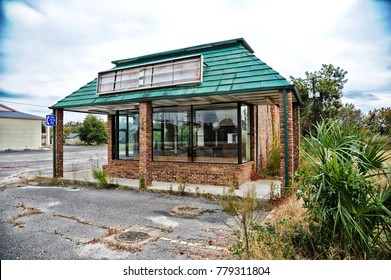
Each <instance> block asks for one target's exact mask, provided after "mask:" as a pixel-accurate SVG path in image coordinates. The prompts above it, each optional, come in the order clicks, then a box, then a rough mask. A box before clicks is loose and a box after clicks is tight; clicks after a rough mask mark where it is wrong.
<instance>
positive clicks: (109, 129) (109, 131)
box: [107, 114, 114, 165]
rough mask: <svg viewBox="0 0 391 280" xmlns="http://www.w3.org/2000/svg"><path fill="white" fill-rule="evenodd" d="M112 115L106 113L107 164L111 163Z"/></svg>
mask: <svg viewBox="0 0 391 280" xmlns="http://www.w3.org/2000/svg"><path fill="white" fill-rule="evenodd" d="M113 118H114V116H113V115H110V114H108V115H107V137H108V138H107V164H108V165H111V164H112V162H113V135H112V133H113V131H114V129H113V127H112V125H113Z"/></svg>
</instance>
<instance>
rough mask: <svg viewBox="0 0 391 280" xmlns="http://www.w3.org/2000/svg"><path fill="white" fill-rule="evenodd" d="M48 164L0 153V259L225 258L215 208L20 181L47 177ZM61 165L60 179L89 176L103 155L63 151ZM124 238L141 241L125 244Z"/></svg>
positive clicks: (227, 236)
mask: <svg viewBox="0 0 391 280" xmlns="http://www.w3.org/2000/svg"><path fill="white" fill-rule="evenodd" d="M51 157H52V154H51V151H21V152H12V153H0V178H1V182H2V187H0V259H3V260H4V259H27V260H30V259H57V260H64V259H66V260H70V259H71V260H78V259H110V260H112V259H113V260H115V259H130V260H132V259H143V260H152V259H164V260H173V259H225V258H232V254H231V253H230V252H228V251H227V248H228V247H229V245H230V244H233V243H234V242H235V238H233V235H232V231H231V230H230V228H228V227H227V225H226V224H227V223H229V222H230V219H229V217H228V216H227V215H226V214H225V213H224V212H223V211H222V208H221V206H220V204H219V203H218V202H217V201H211V200H207V199H203V198H194V197H182V196H174V195H167V194H159V193H150V192H138V191H135V190H114V189H111V190H107V189H99V188H94V187H88V186H44V185H39V184H37V183H34V182H23V181H22V180H21V179H20V177H23V176H36V175H37V174H38V172H42V173H43V174H51V172H52V170H51V168H52V159H51ZM64 157H65V170H67V171H71V170H72V168H78V169H84V168H90V167H91V163H93V162H96V161H98V162H99V163H100V164H102V163H105V162H106V149H105V147H81V148H80V147H65V153H64ZM178 207H179V209H185V210H186V209H188V210H189V209H190V210H197V211H198V212H201V213H198V215H195V216H186V215H185V216H180V215H177V214H175V213H174V212H173V209H174V208H178ZM197 211H194V212H197ZM125 232H130V233H126V234H125ZM121 233H122V235H121ZM124 234H125V235H124ZM124 236H125V237H126V238H133V239H137V238H139V236H144V237H145V238H147V239H146V240H143V241H141V240H138V241H137V240H136V242H133V243H131V242H128V241H129V240H123V238H124ZM121 237H122V239H121ZM133 241H135V240H133Z"/></svg>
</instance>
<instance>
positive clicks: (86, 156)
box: [0, 146, 107, 187]
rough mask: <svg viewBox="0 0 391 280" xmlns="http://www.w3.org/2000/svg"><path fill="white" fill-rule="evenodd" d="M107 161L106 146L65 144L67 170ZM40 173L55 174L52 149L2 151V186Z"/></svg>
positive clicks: (0, 177) (0, 175)
mask: <svg viewBox="0 0 391 280" xmlns="http://www.w3.org/2000/svg"><path fill="white" fill-rule="evenodd" d="M106 163H107V147H105V146H64V171H65V172H67V171H72V170H84V169H91V167H92V164H99V165H102V164H106ZM38 174H42V175H52V174H53V151H52V150H39V151H14V152H0V187H1V186H2V185H6V184H9V183H16V182H19V181H20V180H21V179H23V178H32V177H35V176H37V175H38Z"/></svg>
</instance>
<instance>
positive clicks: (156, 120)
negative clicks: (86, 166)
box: [51, 38, 301, 186]
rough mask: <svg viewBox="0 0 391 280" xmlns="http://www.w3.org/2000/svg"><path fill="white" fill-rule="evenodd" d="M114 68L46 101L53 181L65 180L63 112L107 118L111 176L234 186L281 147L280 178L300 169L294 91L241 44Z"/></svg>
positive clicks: (163, 55) (286, 178)
mask: <svg viewBox="0 0 391 280" xmlns="http://www.w3.org/2000/svg"><path fill="white" fill-rule="evenodd" d="M112 63H113V64H114V68H112V69H110V70H106V71H101V72H99V73H98V74H97V78H96V79H94V80H93V81H91V82H89V83H88V84H86V85H85V86H83V87H81V88H80V89H78V90H76V91H75V92H73V93H72V94H70V95H69V96H67V97H65V98H64V99H62V100H60V101H59V102H58V103H56V104H55V105H53V106H52V107H51V109H53V111H54V114H55V115H56V116H57V126H56V127H55V134H56V141H55V153H54V154H55V165H54V166H55V170H54V175H55V176H56V177H62V176H63V142H62V135H63V114H64V111H74V112H82V113H94V114H105V115H107V120H108V132H109V141H108V162H107V164H106V165H104V169H105V170H106V171H107V172H108V173H110V174H112V175H113V176H115V177H120V178H133V179H139V178H141V177H143V178H144V180H145V184H146V186H150V185H151V183H152V181H154V180H156V181H165V182H179V181H181V180H183V178H187V180H188V182H189V183H195V184H212V185H226V184H227V182H228V180H231V179H232V178H233V177H235V178H236V180H237V182H238V183H239V184H242V183H244V182H246V181H248V180H249V179H250V175H251V173H252V172H253V171H254V170H259V169H260V168H263V166H264V165H265V160H266V159H267V154H268V151H269V149H270V146H271V145H272V143H273V141H276V142H278V143H279V144H280V159H281V161H280V176H281V181H282V184H283V185H284V186H288V185H289V180H290V179H291V177H292V175H293V172H294V170H296V169H297V168H298V166H299V151H300V147H299V146H300V124H299V123H300V121H299V116H300V109H299V108H300V104H301V99H300V96H299V94H298V92H297V91H296V88H295V87H294V86H293V85H292V84H291V83H289V82H288V81H287V80H286V79H285V78H284V77H282V76H281V75H280V74H279V73H278V72H276V71H275V70H273V69H272V68H271V67H270V66H268V65H266V64H265V63H264V62H262V61H261V60H260V59H258V58H257V57H256V56H255V55H254V51H253V49H252V48H251V47H250V46H249V44H248V43H247V42H246V41H245V40H244V39H242V38H239V39H233V40H227V41H221V42H215V43H209V44H204V45H198V46H193V47H187V48H183V49H177V50H171V51H166V52H161V53H155V54H149V55H144V56H140V57H135V58H129V59H122V60H116V61H113V62H112Z"/></svg>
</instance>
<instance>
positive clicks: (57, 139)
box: [53, 109, 64, 178]
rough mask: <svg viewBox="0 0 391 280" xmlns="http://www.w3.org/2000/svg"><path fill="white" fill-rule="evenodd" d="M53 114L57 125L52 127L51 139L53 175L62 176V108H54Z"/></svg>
mask: <svg viewBox="0 0 391 280" xmlns="http://www.w3.org/2000/svg"><path fill="white" fill-rule="evenodd" d="M54 114H55V116H56V119H57V125H56V126H55V127H54V141H53V145H54V148H53V152H54V153H55V154H54V162H55V166H54V167H55V170H54V177H56V178H58V177H63V176H64V143H63V132H64V124H63V122H64V110H63V109H55V110H54Z"/></svg>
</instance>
